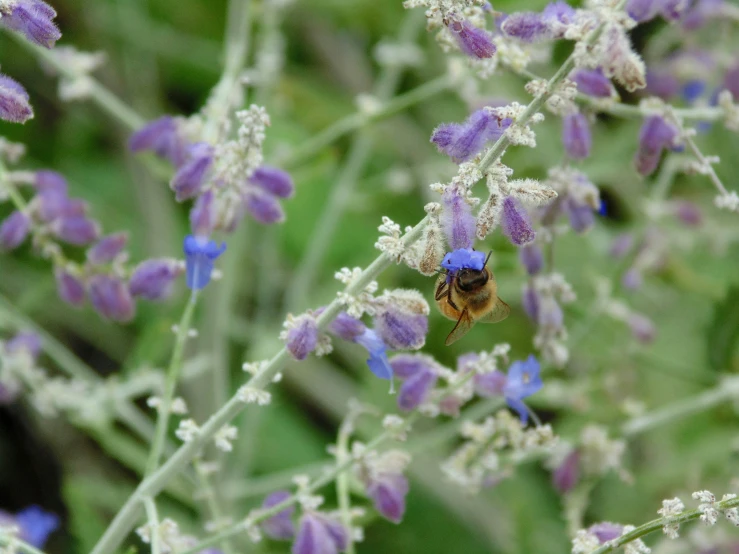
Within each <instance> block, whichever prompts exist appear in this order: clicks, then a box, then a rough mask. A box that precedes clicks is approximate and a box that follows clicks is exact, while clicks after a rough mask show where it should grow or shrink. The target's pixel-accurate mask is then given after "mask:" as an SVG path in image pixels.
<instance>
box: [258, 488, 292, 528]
mask: <svg viewBox="0 0 739 554" xmlns="http://www.w3.org/2000/svg"><path fill="white" fill-rule="evenodd" d="M288 498H290V493H289V492H287V491H276V492H273V493H272V494H270V495H269V496H267V498H265V499H264V502H263V503H262V508H264V509H268V508H272V507H273V506H277V505H278V504H280V503H282V502H284V501H285V500H287V499H288ZM293 512H295V506H289V507H287V508H285V509H284V510H282V511H281V512H278V513H277V514H275V515H273V516H272V517H270V518H269V519H266V520H264V521H263V522H262V523H261V524H260V525H261V526H262V529H263V530H264V532H265V534H266V535H267V536H268V537H271V538H273V539H275V540H291V539H292V538H293V537H294V536H295V524H294V523H293V522H292V519H291V517H292V515H293Z"/></svg>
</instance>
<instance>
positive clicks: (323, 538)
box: [292, 512, 349, 554]
mask: <svg viewBox="0 0 739 554" xmlns="http://www.w3.org/2000/svg"><path fill="white" fill-rule="evenodd" d="M348 544H349V533H348V532H347V530H346V529H345V528H344V526H343V525H341V523H339V522H338V521H336V520H335V519H333V518H331V517H329V516H327V515H324V514H321V513H319V512H306V513H304V514H303V517H301V518H300V528H299V529H298V536H297V537H296V539H295V542H294V543H293V546H292V554H337V553H338V552H342V551H343V550H345V549H346V547H347V545H348Z"/></svg>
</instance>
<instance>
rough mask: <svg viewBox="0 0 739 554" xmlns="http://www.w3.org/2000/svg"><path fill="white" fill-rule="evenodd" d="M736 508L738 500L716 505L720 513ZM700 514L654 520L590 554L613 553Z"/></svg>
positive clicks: (691, 519) (686, 512)
mask: <svg viewBox="0 0 739 554" xmlns="http://www.w3.org/2000/svg"><path fill="white" fill-rule="evenodd" d="M737 506H739V498H732V499H731V500H724V501H723V502H717V503H716V509H718V510H721V511H723V510H728V509H731V508H735V507H737ZM702 514H703V512H701V511H700V510H697V509H696V510H688V511H685V512H683V513H681V514H680V515H678V516H669V517H661V518H658V519H654V520H652V521H650V522H649V523H645V524H644V525H640V526H639V527H637V528H636V529H634V530H633V531H629V532H628V533H624V534H623V535H621V536H620V537H618V538H617V539H613V540H610V541H608V542H607V543H605V544H604V545H602V546H601V547H600V548H597V549H596V550H593V552H591V554H606V553H607V552H613V551H615V550H616V549H617V548H620V547H622V546H623V545H625V544H628V543H630V542H632V541H635V540H636V539H640V538H641V537H643V536H645V535H648V534H649V533H653V532H654V531H661V530H662V528H663V527H664V526H665V525H673V524H682V523H687V522H689V521H693V520H695V519H698V518H699V517H700V516H701V515H702Z"/></svg>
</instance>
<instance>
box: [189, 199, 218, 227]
mask: <svg viewBox="0 0 739 554" xmlns="http://www.w3.org/2000/svg"><path fill="white" fill-rule="evenodd" d="M215 227H216V205H215V202H214V195H213V191H212V190H208V191H205V192H204V193H203V194H201V195H200V196H198V199H197V200H196V201H195V205H194V206H193V207H192V210H190V229H192V234H193V235H195V236H198V237H209V236H210V234H211V233H212V232H213V229H215Z"/></svg>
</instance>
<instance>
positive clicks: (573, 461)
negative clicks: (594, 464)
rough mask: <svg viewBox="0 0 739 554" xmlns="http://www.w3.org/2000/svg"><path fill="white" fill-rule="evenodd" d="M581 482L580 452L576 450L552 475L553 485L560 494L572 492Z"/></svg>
mask: <svg viewBox="0 0 739 554" xmlns="http://www.w3.org/2000/svg"><path fill="white" fill-rule="evenodd" d="M578 481H580V452H579V451H578V450H577V449H575V450H573V451H572V452H570V453H569V454H567V456H566V457H565V459H564V460H562V463H561V464H559V466H558V467H557V468H556V469H555V470H554V472H553V473H552V484H553V485H554V488H555V489H557V490H558V491H559V493H560V494H565V493H568V492H570V491H571V490H572V489H573V488H574V487H575V485H577V483H578Z"/></svg>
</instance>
